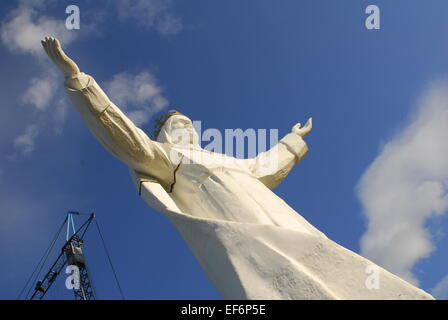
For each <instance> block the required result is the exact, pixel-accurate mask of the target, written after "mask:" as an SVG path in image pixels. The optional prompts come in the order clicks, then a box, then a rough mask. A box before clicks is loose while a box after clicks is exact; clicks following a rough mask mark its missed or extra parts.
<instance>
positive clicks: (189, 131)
mask: <svg viewBox="0 0 448 320" xmlns="http://www.w3.org/2000/svg"><path fill="white" fill-rule="evenodd" d="M170 122H171V126H170V127H171V128H170V130H171V131H170V136H171V140H172V142H173V143H174V144H180V145H188V144H195V145H198V144H199V135H198V133H197V132H196V130H195V129H194V127H193V122H192V121H191V120H190V119H189V118H187V117H186V116H183V115H175V116H172V117H171V118H170Z"/></svg>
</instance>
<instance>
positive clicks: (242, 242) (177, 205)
mask: <svg viewBox="0 0 448 320" xmlns="http://www.w3.org/2000/svg"><path fill="white" fill-rule="evenodd" d="M80 79H82V80H83V81H79V80H80ZM79 83H85V85H79ZM65 87H66V90H67V92H68V94H69V96H70V98H71V100H72V101H73V103H74V105H75V106H76V108H77V109H78V110H79V112H80V114H81V116H82V118H83V120H84V121H85V123H86V125H87V127H88V128H89V129H90V131H91V132H92V133H93V134H94V136H95V137H96V138H97V139H98V141H99V142H100V143H101V144H102V145H103V146H104V147H105V148H106V149H107V150H108V151H110V152H111V153H112V154H113V155H114V156H115V157H117V158H118V159H120V160H121V161H123V162H124V163H125V164H127V166H128V167H129V172H130V175H131V177H132V179H133V181H134V184H135V186H136V188H137V190H138V192H139V194H140V195H141V197H142V198H143V199H144V200H145V201H146V202H147V203H148V205H149V206H150V207H152V208H154V209H156V210H157V211H159V212H161V213H163V214H164V215H166V216H167V217H168V219H169V220H170V221H171V222H172V223H173V225H174V226H175V227H176V228H177V230H178V231H179V232H180V234H181V235H182V237H183V239H184V240H185V241H186V243H187V244H188V246H189V248H190V250H191V251H192V253H193V254H194V256H195V257H196V258H197V260H198V261H199V263H200V265H201V266H202V268H203V269H204V271H205V272H206V274H207V276H208V278H209V279H210V281H211V282H212V283H213V284H214V286H215V287H216V288H217V290H218V291H219V293H220V294H221V296H222V297H223V298H224V299H433V297H432V296H431V295H429V294H428V293H426V292H425V291H423V290H421V289H419V288H417V287H415V286H413V285H412V284H410V283H408V282H406V281H404V280H403V279H401V278H399V277H398V276H396V275H394V274H392V273H390V272H388V271H387V270H385V269H384V268H381V267H380V266H377V265H376V264H374V263H373V262H372V261H369V260H368V259H366V258H364V257H362V256H360V255H358V254H356V253H354V252H352V251H350V250H348V249H346V248H344V247H342V246H340V245H338V244H337V243H336V242H334V241H332V240H331V239H329V238H328V237H326V236H325V234H323V233H322V232H320V231H319V230H318V229H316V228H315V227H314V226H313V225H311V224H310V223H309V222H308V221H307V220H306V219H305V218H303V217H302V216H301V215H300V214H299V213H297V212H296V211H295V210H294V209H293V208H291V207H290V206H289V205H288V204H287V203H286V202H284V201H283V200H282V199H281V198H280V197H278V196H277V195H276V194H275V193H274V192H273V191H272V188H274V187H275V186H277V185H278V184H279V183H281V181H282V180H283V179H284V178H285V177H286V176H287V174H288V173H289V172H290V171H291V169H292V168H293V167H294V166H295V165H296V164H297V163H298V162H299V161H300V160H301V159H302V158H303V157H304V156H305V155H306V153H307V151H308V147H307V145H306V143H305V141H304V140H303V139H302V138H301V137H300V136H299V135H297V134H295V133H289V134H287V135H286V136H285V137H284V138H283V139H281V140H280V141H279V143H278V144H277V145H276V146H275V147H273V148H272V149H270V150H268V151H266V152H263V153H261V154H259V155H258V156H257V157H256V158H253V159H236V158H232V157H229V156H225V155H217V154H214V153H212V152H209V151H206V150H204V149H202V148H200V147H199V146H195V145H191V146H180V145H176V144H173V143H172V142H171V141H170V138H169V132H170V127H169V126H170V120H168V121H167V122H166V124H165V125H164V126H163V128H162V131H161V133H160V134H159V138H158V139H157V141H153V140H151V139H150V138H149V137H148V136H147V135H146V134H145V133H144V132H143V131H142V130H141V129H139V128H138V127H136V126H135V125H134V124H133V123H132V121H131V120H130V119H129V118H128V117H126V115H125V114H124V113H123V112H122V111H121V110H120V109H119V108H118V107H117V106H116V105H114V104H113V103H112V102H111V101H110V100H109V98H108V97H107V95H106V94H105V93H104V92H103V90H102V89H101V88H100V87H99V86H98V84H97V83H96V81H95V80H94V79H93V78H92V77H91V76H88V75H86V74H84V73H80V74H78V75H77V76H76V77H73V78H70V79H66V81H65ZM272 159H275V161H272ZM372 272H373V273H374V274H372ZM372 277H376V278H375V279H372ZM371 281H373V283H375V285H373V286H372V285H369V283H371Z"/></svg>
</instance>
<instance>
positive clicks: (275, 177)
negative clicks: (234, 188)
mask: <svg viewBox="0 0 448 320" xmlns="http://www.w3.org/2000/svg"><path fill="white" fill-rule="evenodd" d="M312 125H313V124H312V119H311V118H309V119H308V121H307V122H306V124H305V126H303V127H302V126H301V124H300V123H298V124H296V125H295V126H293V127H292V130H291V133H289V134H287V135H286V136H284V137H283V139H281V140H280V141H279V143H278V144H277V145H276V146H274V147H273V148H271V149H270V150H268V151H266V152H261V153H260V154H258V156H257V157H255V158H252V159H246V160H245V162H246V163H247V165H248V167H249V169H250V170H251V171H252V173H253V174H254V175H255V176H256V177H257V178H258V179H259V180H260V181H261V182H263V183H264V184H265V185H266V186H267V187H268V188H270V189H273V188H275V187H276V186H277V185H279V184H280V182H282V181H283V179H284V178H285V177H286V176H287V175H288V174H289V172H290V171H291V170H292V168H293V167H294V166H295V165H296V164H297V163H298V162H299V161H300V160H302V159H303V157H304V156H305V155H306V154H307V152H308V146H307V144H306V143H305V140H303V138H304V137H305V136H306V135H307V134H308V133H309V132H310V131H311V129H312Z"/></svg>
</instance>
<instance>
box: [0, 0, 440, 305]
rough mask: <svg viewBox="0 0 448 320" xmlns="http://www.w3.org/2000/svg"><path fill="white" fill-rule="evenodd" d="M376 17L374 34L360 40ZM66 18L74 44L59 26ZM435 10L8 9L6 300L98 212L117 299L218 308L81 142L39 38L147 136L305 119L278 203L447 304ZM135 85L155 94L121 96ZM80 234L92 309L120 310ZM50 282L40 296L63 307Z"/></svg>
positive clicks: (180, 253)
mask: <svg viewBox="0 0 448 320" xmlns="http://www.w3.org/2000/svg"><path fill="white" fill-rule="evenodd" d="M372 3H373V4H376V5H377V6H378V7H379V8H380V10H381V29H380V30H367V29H366V28H365V26H364V21H365V19H366V17H367V15H366V14H365V12H364V11H365V8H366V7H367V6H368V5H369V4H372ZM70 4H76V5H78V6H79V8H80V12H81V28H80V30H71V31H69V30H66V29H65V28H64V23H65V18H66V16H67V15H66V14H65V8H66V6H67V5H70ZM447 9H448V3H446V1H442V0H440V1H437V0H431V1H425V2H423V1H404V0H396V1H383V0H375V1H373V2H372V1H343V0H338V1H331V0H300V1H293V0H284V1H281V2H279V1H272V0H269V1H268V0H256V1H255V0H251V1H243V2H242V1H234V0H232V1H213V2H212V1H206V0H195V1H188V2H187V1H168V0H157V1H156V0H148V1H134V2H131V1H120V2H118V1H96V2H95V3H94V4H92V2H91V1H73V0H72V1H46V2H45V4H44V3H43V2H41V1H34V2H33V1H2V3H1V4H0V19H1V20H0V21H1V25H0V28H1V29H0V36H1V44H0V69H1V70H2V71H3V72H2V74H3V76H2V77H0V94H1V97H2V99H1V104H0V155H1V157H0V255H1V257H2V260H1V262H2V263H1V267H0V298H1V299H14V298H16V296H17V294H18V292H19V291H20V289H21V287H22V286H23V284H24V282H25V280H26V278H27V277H28V276H29V273H30V272H31V271H32V269H33V267H34V265H35V264H36V263H37V261H38V260H39V258H40V256H41V255H42V253H43V250H44V249H45V248H46V246H47V245H48V243H49V241H50V239H51V237H52V235H53V234H54V232H55V231H56V229H57V227H58V226H59V224H60V223H61V221H62V220H63V218H64V215H65V214H66V212H67V211H68V210H78V211H83V212H91V211H95V212H96V213H97V217H98V220H99V222H100V224H101V226H102V229H103V233H104V236H105V237H106V240H107V243H108V245H109V250H110V251H111V255H112V259H113V261H114V264H115V267H116V270H117V272H118V275H119V278H120V280H121V284H122V287H123V291H124V293H125V295H126V297H127V298H133V299H220V296H219V294H218V293H217V291H216V290H215V289H214V288H213V286H212V285H211V284H210V282H209V281H208V279H207V277H206V275H205V274H204V272H203V271H202V269H201V268H200V266H199V264H198V263H197V262H196V260H195V259H194V257H193V256H192V254H191V252H190V251H189V250H188V248H187V246H186V244H185V243H184V242H183V240H182V239H181V237H180V235H179V234H178V233H177V231H176V230H175V228H174V227H173V226H172V225H171V224H170V222H169V221H168V220H167V219H166V218H165V217H164V216H162V215H161V214H159V213H157V212H155V211H153V210H152V209H149V208H148V207H147V206H146V205H145V203H144V202H143V201H142V200H141V199H139V197H138V194H137V192H136V190H135V188H134V186H133V185H132V183H131V180H130V178H129V175H128V171H127V168H126V166H125V165H124V164H122V163H120V162H119V161H118V160H116V159H115V158H113V157H112V156H111V155H109V154H108V153H107V151H105V150H103V149H102V147H101V146H100V145H99V143H98V142H97V141H96V140H95V139H94V138H93V136H92V135H91V134H90V132H89V131H88V130H87V129H86V127H85V126H84V124H83V123H82V121H81V118H80V116H79V114H78V113H77V111H76V110H75V109H74V108H73V107H72V106H71V104H70V102H69V101H68V99H67V97H66V94H65V92H64V89H63V86H62V83H63V76H62V74H59V73H58V72H57V70H56V68H55V67H54V66H53V65H51V64H50V63H49V62H48V60H47V58H46V57H45V56H44V52H43V50H41V48H40V43H39V40H40V38H41V37H42V36H43V35H52V36H56V37H58V38H59V39H60V40H61V42H62V45H63V47H64V48H65V50H66V52H67V53H68V54H69V55H70V56H71V57H72V58H73V59H74V60H75V61H76V62H77V63H78V65H79V66H80V68H81V70H82V71H84V72H86V73H88V74H91V75H92V76H94V77H95V79H96V80H97V82H98V83H99V84H100V85H101V86H103V87H104V88H106V90H108V92H110V96H111V97H112V99H113V100H114V101H115V102H116V104H117V105H119V106H120V107H121V108H123V110H125V111H126V112H132V111H135V110H141V111H142V110H143V111H144V112H143V116H142V118H139V119H138V121H140V122H141V127H142V128H143V129H144V130H145V131H147V132H148V133H151V131H152V125H153V120H154V118H155V117H156V116H158V115H159V114H160V113H162V112H163V111H166V110H167V109H170V108H176V109H178V110H180V111H182V112H183V113H185V114H187V115H189V116H190V117H191V118H192V119H194V120H201V121H202V128H203V129H206V128H217V129H219V130H222V131H223V130H224V129H225V128H243V129H247V128H265V129H279V134H280V136H282V135H284V134H286V133H288V132H289V131H290V129H291V127H292V126H293V125H294V124H295V123H296V122H302V123H304V122H305V121H306V119H307V118H308V117H309V116H312V117H313V131H312V132H311V134H310V135H308V136H307V138H306V141H307V143H308V145H309V148H310V152H309V153H308V155H307V156H306V158H305V159H304V160H303V162H301V163H300V164H299V165H298V166H297V167H296V168H295V170H293V172H292V173H291V174H290V175H289V177H288V178H287V179H286V180H285V181H284V182H283V183H282V184H281V185H280V186H279V187H278V188H277V189H276V190H275V192H276V193H277V194H278V195H280V196H281V197H282V198H283V199H285V201H286V202H287V203H289V204H290V205H291V206H292V207H293V208H294V209H296V210H297V211H298V212H299V213H300V214H302V215H303V216H304V217H305V218H306V219H307V220H308V221H310V222H311V223H312V224H313V225H315V226H316V227H317V228H319V229H320V230H321V231H323V232H324V233H325V234H327V235H328V236H329V237H330V238H331V239H333V240H335V241H336V242H338V243H339V244H341V245H343V246H345V247H347V248H349V249H351V250H353V251H355V252H357V253H362V254H363V255H365V256H368V257H369V258H371V259H372V260H374V261H375V262H377V263H379V264H381V265H384V266H385V267H387V268H389V269H391V270H393V271H394V272H396V273H399V274H400V275H402V276H403V277H406V278H407V279H408V280H411V281H414V283H416V284H418V285H419V287H421V288H422V289H424V290H427V291H430V292H433V293H434V294H435V295H436V296H438V297H441V298H447V297H448V278H445V277H446V276H447V275H448V270H447V269H448V253H447V251H446V248H447V245H448V239H447V237H446V235H445V230H446V227H447V226H448V220H447V217H446V211H447V208H448V205H447V198H446V187H447V186H448V184H447V182H448V164H447V163H448V161H446V158H447V157H448V149H447V147H446V146H445V144H446V143H444V142H445V141H446V139H445V138H448V135H447V133H446V132H445V131H446V128H447V126H446V125H447V124H448V113H447V110H448V85H447V82H446V81H447V80H446V79H447V75H448V59H447V58H448V40H445V35H446V33H447V31H448V22H447V21H446V19H445V16H444V14H445V12H446V10H447ZM142 83H144V84H145V85H146V86H147V87H145V88H150V89H151V90H150V91H149V93H148V91H144V93H143V95H141V96H138V97H136V96H126V95H124V94H122V92H124V91H125V89H127V90H131V91H132V90H135V91H137V90H139V89H141V85H142ZM112 89H115V90H112ZM145 92H146V93H145ZM426 142H428V143H426ZM397 230H398V231H397ZM91 231H92V232H91V238H90V241H88V243H87V244H86V248H85V251H86V255H87V259H88V262H89V266H90V269H91V274H92V277H93V280H94V285H95V288H96V291H97V294H98V297H99V298H103V299H113V298H119V297H120V296H119V292H118V290H117V288H116V286H115V284H114V282H113V276H112V274H111V271H110V268H109V267H108V265H107V262H106V257H105V255H104V253H103V252H102V251H101V250H102V249H101V247H100V242H99V239H98V237H97V236H96V235H95V233H94V232H93V231H94V229H92V230H91ZM58 285H59V286H58V287H57V288H56V289H55V293H53V296H52V297H53V298H56V297H68V298H70V295H69V294H68V293H67V290H66V289H65V288H64V287H63V283H59V284H58Z"/></svg>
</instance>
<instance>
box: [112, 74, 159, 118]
mask: <svg viewBox="0 0 448 320" xmlns="http://www.w3.org/2000/svg"><path fill="white" fill-rule="evenodd" d="M105 88H106V91H107V93H108V95H109V97H110V98H111V100H112V101H113V102H114V103H115V104H116V105H118V106H119V107H120V109H121V110H123V112H125V113H126V115H127V116H128V117H129V118H130V119H131V120H132V121H133V122H134V123H135V124H136V125H137V126H140V125H143V124H145V123H147V122H148V121H149V119H150V117H151V116H152V115H153V114H154V113H156V112H158V111H160V110H162V109H163V108H165V107H166V106H167V105H168V101H167V100H166V99H165V98H164V97H163V95H162V91H163V90H162V88H161V87H160V86H159V85H158V82H157V79H156V78H155V77H154V76H153V75H152V74H151V73H149V72H148V71H143V72H141V73H139V74H137V75H131V74H128V73H124V72H123V73H118V74H116V75H114V77H113V78H112V80H111V81H109V82H108V83H106V86H105Z"/></svg>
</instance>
